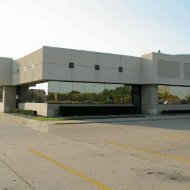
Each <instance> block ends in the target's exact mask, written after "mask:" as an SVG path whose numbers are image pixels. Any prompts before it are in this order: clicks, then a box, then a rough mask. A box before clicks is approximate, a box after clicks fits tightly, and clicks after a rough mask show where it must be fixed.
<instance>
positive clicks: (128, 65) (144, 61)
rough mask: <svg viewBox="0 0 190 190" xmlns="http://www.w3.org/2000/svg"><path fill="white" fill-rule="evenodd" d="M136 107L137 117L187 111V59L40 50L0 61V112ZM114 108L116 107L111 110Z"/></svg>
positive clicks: (189, 69) (189, 93) (189, 90)
mask: <svg viewBox="0 0 190 190" xmlns="http://www.w3.org/2000/svg"><path fill="white" fill-rule="evenodd" d="M79 105H82V106H86V107H88V106H96V107H97V106H98V107H101V106H113V107H112V108H114V106H116V105H117V106H121V108H122V106H124V107H125V109H127V107H128V106H132V105H134V106H136V108H137V110H136V111H137V112H138V113H143V114H151V115H153V114H159V113H161V111H162V110H190V55H168V54H163V53H150V54H145V55H143V56H142V57H132V56H125V55H115V54H108V53H99V52H90V51H81V50H73V49H64V48H54V47H46V46H44V47H42V48H41V49H39V50H37V51H35V52H33V53H31V54H29V55H26V56H24V57H22V58H20V59H17V60H13V59H11V58H0V111H1V112H10V111H11V109H12V108H15V107H18V108H20V109H27V110H28V109H30V110H36V111H37V112H38V114H39V115H43V116H57V115H59V108H60V106H63V107H64V106H70V107H73V109H75V107H76V106H79ZM117 109H118V107H117Z"/></svg>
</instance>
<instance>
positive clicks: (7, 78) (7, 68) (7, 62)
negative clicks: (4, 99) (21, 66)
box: [0, 57, 13, 85]
mask: <svg viewBox="0 0 190 190" xmlns="http://www.w3.org/2000/svg"><path fill="white" fill-rule="evenodd" d="M12 61H13V60H12V59H11V58H3V57H0V85H11V66H12Z"/></svg>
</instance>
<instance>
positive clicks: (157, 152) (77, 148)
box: [0, 117, 190, 190]
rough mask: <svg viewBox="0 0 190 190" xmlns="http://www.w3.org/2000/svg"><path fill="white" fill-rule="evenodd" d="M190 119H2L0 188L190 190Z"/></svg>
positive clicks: (27, 189) (37, 189) (40, 189)
mask: <svg viewBox="0 0 190 190" xmlns="http://www.w3.org/2000/svg"><path fill="white" fill-rule="evenodd" d="M189 145H190V117H189V119H188V118H186V119H168V120H167V119H165V120H147V121H140V120H137V121H135V120H134V121H125V120H122V121H119V120H118V121H117V122H113V123H112V122H110V123H106V120H105V121H103V120H102V122H99V123H96V122H95V121H94V122H91V123H88V122H87V123H81V124H72V123H71V124H59V125H52V126H50V127H49V129H48V133H41V132H39V131H35V130H33V129H31V128H28V127H25V126H24V125H23V124H21V123H14V121H11V122H9V121H4V120H1V122H0V190H31V189H35V190H54V189H55V190H127V189H132V190H133V189H134V190H137V189H143V190H154V189H155V190H157V189H159V190H160V189H162V190H163V189H167V190H168V189H172V190H175V189H176V190H179V189H180V190H183V189H184V190H189V189H190V146H189Z"/></svg>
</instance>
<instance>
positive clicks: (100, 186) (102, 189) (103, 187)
mask: <svg viewBox="0 0 190 190" xmlns="http://www.w3.org/2000/svg"><path fill="white" fill-rule="evenodd" d="M29 151H30V152H32V153H33V154H35V155H36V156H38V157H40V158H42V159H44V160H46V161H48V162H50V163H51V164H54V165H55V166H57V167H58V168H60V169H63V170H65V171H68V172H69V173H71V174H73V175H75V176H77V177H79V178H81V179H83V180H84V181H87V182H89V183H90V184H92V185H94V186H96V187H97V188H98V189H100V190H112V189H111V188H110V187H108V186H107V185H105V184H103V183H101V182H98V181H96V180H94V179H92V178H91V177H88V176H87V175H85V174H83V173H81V172H79V171H76V170H74V169H72V168H70V167H68V166H66V165H64V164H63V163H61V162H59V161H57V160H54V159H53V158H51V157H49V156H47V155H45V154H43V153H42V152H39V151H37V150H34V149H29Z"/></svg>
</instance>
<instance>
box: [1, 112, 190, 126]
mask: <svg viewBox="0 0 190 190" xmlns="http://www.w3.org/2000/svg"><path fill="white" fill-rule="evenodd" d="M189 118H190V115H189V114H187V115H157V116H145V115H137V116H129V115H128V116H110V117H109V116H106V117H105V118H100V117H97V118H96V117H95V116H93V118H92V116H90V117H88V116H86V117H77V116H75V117H70V118H69V119H66V120H60V121H37V120H33V119H32V117H31V116H26V115H20V114H7V113H0V119H2V120H4V121H8V122H11V123H18V124H22V125H26V126H28V124H32V125H43V126H44V125H61V124H83V123H84V124H85V123H114V122H135V121H147V120H172V119H189Z"/></svg>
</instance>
